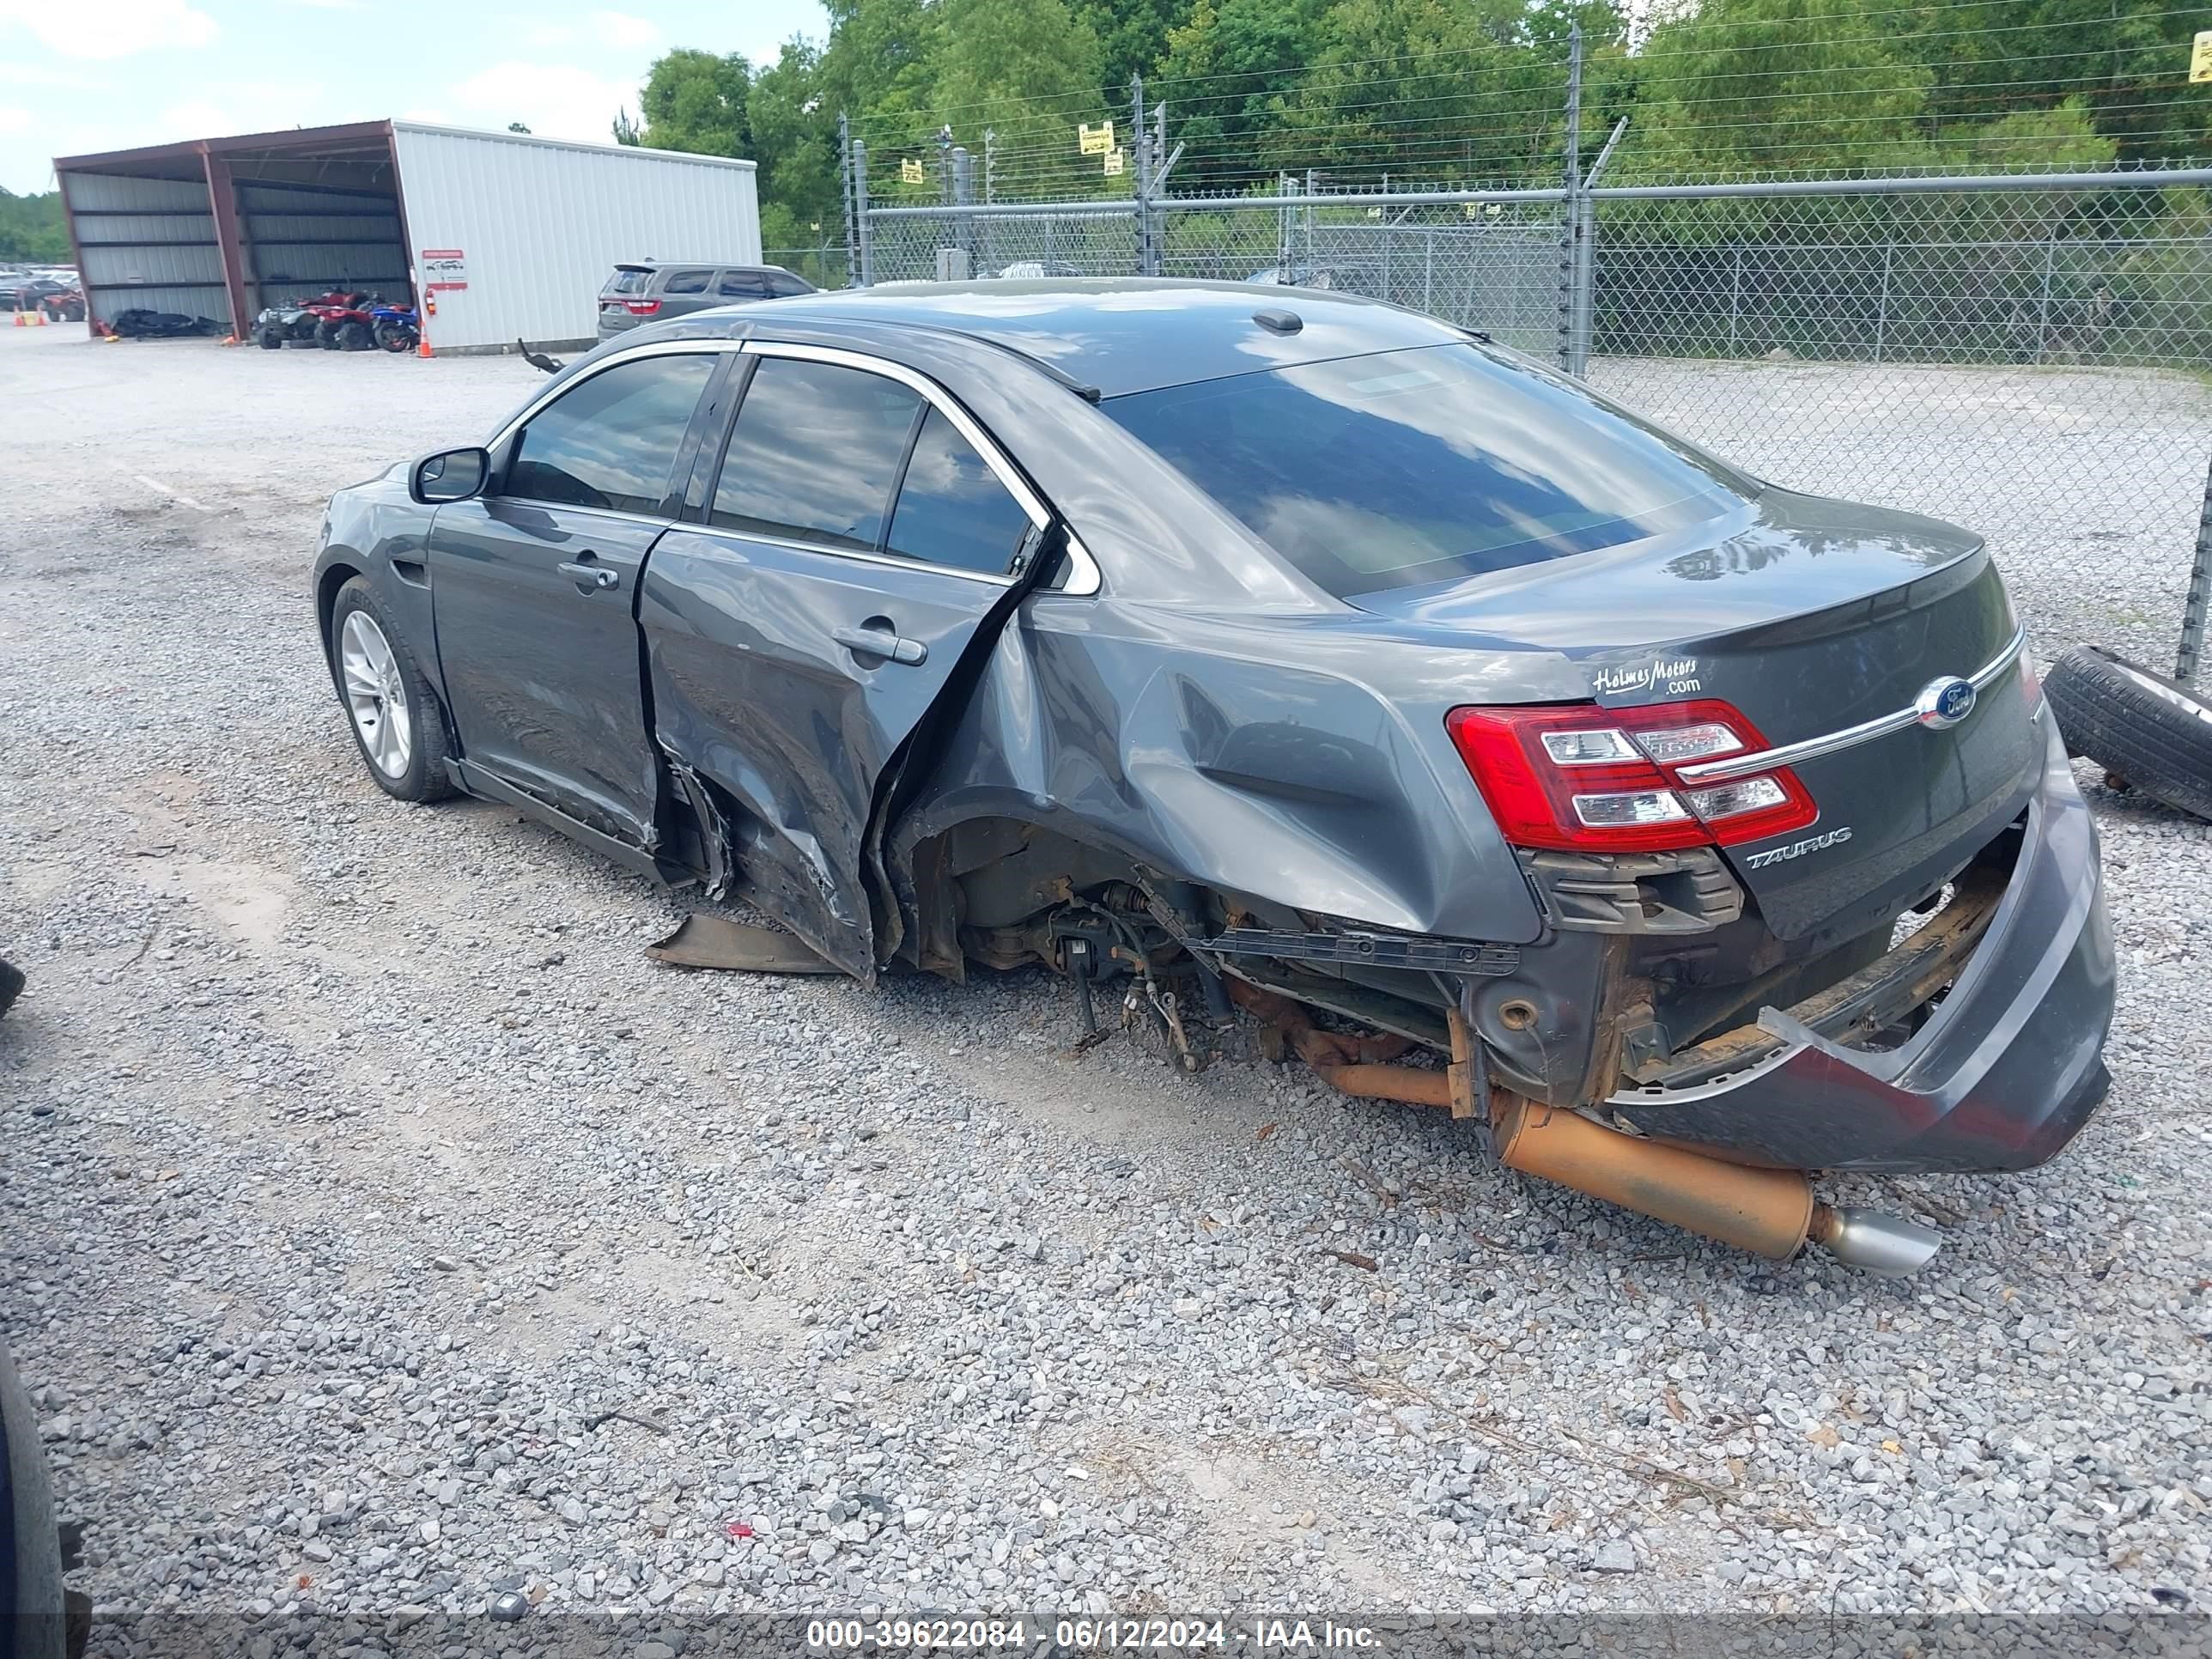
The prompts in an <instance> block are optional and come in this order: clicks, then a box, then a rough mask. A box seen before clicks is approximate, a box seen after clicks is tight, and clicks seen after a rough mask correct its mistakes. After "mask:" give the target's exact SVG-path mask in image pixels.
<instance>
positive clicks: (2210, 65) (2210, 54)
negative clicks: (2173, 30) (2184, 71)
mask: <svg viewBox="0 0 2212 1659" xmlns="http://www.w3.org/2000/svg"><path fill="white" fill-rule="evenodd" d="M2189 78H2190V79H2191V81H2212V29H2200V30H2198V31H2197V43H2196V44H2195V45H2194V46H2191V47H2190V49H2189Z"/></svg>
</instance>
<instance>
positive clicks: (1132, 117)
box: [1129, 75, 1159, 276]
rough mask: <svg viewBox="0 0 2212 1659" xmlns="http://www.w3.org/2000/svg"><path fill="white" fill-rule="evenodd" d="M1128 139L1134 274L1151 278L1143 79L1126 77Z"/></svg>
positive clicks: (1153, 270) (1152, 263) (1154, 264)
mask: <svg viewBox="0 0 2212 1659" xmlns="http://www.w3.org/2000/svg"><path fill="white" fill-rule="evenodd" d="M1129 137H1130V141H1131V142H1132V143H1134V144H1135V146H1136V149H1137V154H1136V158H1135V159H1136V163H1137V274H1138V275H1139V276H1157V275H1158V274H1159V266H1158V262H1157V261H1156V260H1155V258H1154V257H1153V252H1152V144H1151V143H1150V141H1149V139H1148V137H1147V135H1146V131H1145V77H1144V76H1141V75H1133V76H1130V77H1129Z"/></svg>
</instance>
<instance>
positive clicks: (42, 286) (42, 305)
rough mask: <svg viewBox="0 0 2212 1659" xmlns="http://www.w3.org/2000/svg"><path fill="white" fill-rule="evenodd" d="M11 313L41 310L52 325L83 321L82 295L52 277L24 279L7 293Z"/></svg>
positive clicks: (28, 277)
mask: <svg viewBox="0 0 2212 1659" xmlns="http://www.w3.org/2000/svg"><path fill="white" fill-rule="evenodd" d="M7 301H8V308H9V310H11V311H33V310H37V311H44V312H46V313H47V315H48V316H50V317H51V318H52V319H53V320H55V321H56V322H61V321H64V320H66V321H69V322H72V323H81V322H82V321H83V320H84V295H83V293H82V291H81V290H80V289H77V288H76V287H75V286H74V285H72V284H70V283H64V282H61V281H58V280H57V279H56V278H54V277H52V276H26V277H24V278H23V279H22V280H21V281H20V282H18V283H15V285H14V286H13V287H12V288H10V289H9V290H8V294H7Z"/></svg>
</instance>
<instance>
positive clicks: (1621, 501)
mask: <svg viewBox="0 0 2212 1659" xmlns="http://www.w3.org/2000/svg"><path fill="white" fill-rule="evenodd" d="M1103 408H1104V410H1105V411H1106V413H1107V414H1109V416H1112V417H1113V418H1114V419H1115V421H1117V422H1120V423H1121V425H1122V426H1123V427H1124V428H1127V430H1128V431H1129V432H1130V433H1132V434H1133V435H1135V436H1136V437H1137V438H1139V439H1140V440H1141V441H1143V442H1145V443H1146V444H1147V445H1149V446H1150V447H1152V449H1153V451H1154V452H1156V453H1158V455H1159V456H1160V457H1161V458H1162V459H1164V460H1166V461H1167V462H1168V463H1169V464H1170V465H1172V466H1174V467H1175V468H1176V470H1177V471H1180V472H1182V474H1183V475H1184V476H1185V477H1188V478H1189V479H1190V480H1191V482H1192V483H1195V484H1196V485H1197V486H1198V487H1199V488H1200V489H1202V490H1204V491H1205V492H1206V494H1207V495H1211V496H1212V498H1213V499H1214V500H1215V501H1218V502H1219V503H1220V504H1221V505H1222V506H1223V507H1226V508H1227V509H1228V510H1229V511H1230V512H1231V513H1234V514H1235V515H1236V516H1237V518H1239V519H1241V520H1243V522H1244V524H1245V526H1246V527H1247V528H1249V530H1251V531H1252V532H1253V533H1254V534H1255V535H1256V536H1258V537H1259V538H1261V540H1262V541H1264V542H1266V543H1267V544H1268V545H1269V546H1271V547H1273V549H1274V550H1276V551H1277V552H1278V553H1279V554H1281V555H1282V556H1284V557H1285V559H1287V560H1289V561H1290V562H1291V563H1292V564H1294V565H1296V566H1297V568H1299V569H1300V570H1302V571H1303V572H1304V573H1305V574H1306V575H1308V576H1309V577H1310V578H1311V579H1312V580H1314V581H1316V583H1318V584H1319V585H1320V586H1322V587H1324V588H1326V589H1327V590H1328V592H1331V593H1332V594H1334V595H1335V596H1336V597H1338V598H1339V599H1345V598H1349V597H1351V596H1352V595H1354V594H1358V593H1371V592H1377V591H1379V590H1381V589H1383V588H1389V587H1407V586H1416V585H1419V584H1421V583H1425V582H1437V581H1445V580H1451V579H1453V578H1455V577H1463V576H1468V575H1477V574H1483V573H1486V572H1489V571H1496V570H1509V569H1511V568H1515V567H1516V566H1520V565H1528V564H1535V563H1539V562H1542V561H1544V560H1547V559H1558V558H1565V557H1566V556H1569V555H1571V554H1575V553H1584V552H1589V551H1590V550H1593V549H1596V548H1603V547H1614V546H1618V545H1620V544H1622V543H1625V542H1632V541H1638V540H1641V539H1642V538H1644V537H1647V536H1656V535H1661V534H1664V533H1666V532H1669V531H1674V530H1681V529H1686V528H1688V527H1689V526H1693V525H1698V524H1703V523H1706V522H1708V521H1710V520H1713V519H1716V518H1717V517H1719V516H1720V515H1721V514H1723V513H1726V512H1728V511H1729V510H1730V509H1731V508H1732V507H1735V506H1736V505H1737V504H1738V503H1739V502H1740V501H1742V500H1744V499H1746V498H1747V495H1748V493H1749V491H1750V489H1751V488H1752V486H1750V485H1748V484H1747V483H1746V482H1745V481H1742V480H1740V479H1738V478H1736V477H1734V475H1732V474H1730V473H1729V472H1728V471H1727V470H1726V469H1724V468H1723V467H1722V466H1721V465H1719V464H1718V463H1717V462H1715V461H1712V460H1710V459H1706V458H1705V457H1703V456H1700V455H1699V454H1697V453H1695V452H1693V451H1692V450H1691V449H1690V448H1689V447H1687V446H1686V445H1684V444H1681V443H1680V442H1678V441H1674V440H1672V439H1668V438H1667V437H1665V436H1663V435H1661V434H1660V433H1658V432H1657V431H1656V430H1655V429H1654V428H1650V427H1647V426H1645V425H1644V424H1642V423H1641V422H1638V421H1636V420H1634V419H1632V417H1630V416H1628V415H1626V413H1624V412H1622V411H1620V410H1616V409H1614V408H1613V407H1612V406H1611V405H1609V404H1604V403H1601V402H1600V401H1599V400H1598V399H1597V398H1593V397H1591V396H1589V394H1588V393H1586V392H1582V391H1580V390H1579V389H1577V388H1574V387H1571V386H1565V385H1562V384H1560V383H1559V382H1557V381H1553V380H1548V379H1547V378H1545V377H1544V376H1542V375H1540V374H1534V373H1532V372H1530V371H1529V370H1528V369H1525V368H1520V367H1518V366H1516V365H1515V364H1512V363H1510V362H1506V361H1504V360H1502V359H1500V358H1497V357H1492V356H1489V355H1487V354H1486V353H1484V352H1482V351H1480V350H1478V349H1476V348H1474V346H1472V345H1438V346H1419V347H1413V348H1410V349H1406V350H1401V351H1387V352H1377V353H1375V354H1373V355H1371V356H1363V357H1345V358H1339V359H1336V360H1335V361H1334V362H1323V363H1306V364H1302V365H1299V366H1297V367H1295V368H1277V369H1267V370H1261V371H1260V372H1258V373H1255V374H1240V375H1236V376H1233V377H1231V378H1230V379H1226V380H1205V381H1199V382H1196V383H1194V384H1192V385H1189V386H1167V387H1164V388H1161V389H1160V390H1158V391H1153V392H1133V393H1130V394H1129V395H1127V396H1125V397H1120V398H1109V400H1108V401H1107V402H1106V403H1105V404H1103Z"/></svg>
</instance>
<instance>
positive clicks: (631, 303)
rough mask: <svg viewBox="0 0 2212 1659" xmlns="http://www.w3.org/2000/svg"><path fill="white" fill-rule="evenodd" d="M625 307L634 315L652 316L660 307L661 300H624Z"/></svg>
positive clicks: (624, 308)
mask: <svg viewBox="0 0 2212 1659" xmlns="http://www.w3.org/2000/svg"><path fill="white" fill-rule="evenodd" d="M659 309H660V301H658V300H624V301H623V310H625V311H627V312H628V313H629V314H630V315H631V316H633V317H650V316H652V315H653V313H654V312H656V311H658V310H659Z"/></svg>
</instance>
